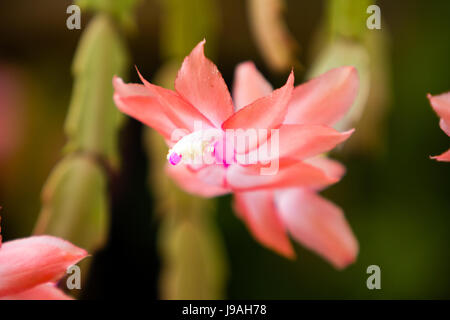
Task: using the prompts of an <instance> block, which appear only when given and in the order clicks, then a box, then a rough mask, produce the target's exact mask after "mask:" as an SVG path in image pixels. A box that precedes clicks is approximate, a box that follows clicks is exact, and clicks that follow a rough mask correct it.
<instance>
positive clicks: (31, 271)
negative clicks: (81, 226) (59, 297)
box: [0, 236, 87, 296]
mask: <svg viewBox="0 0 450 320" xmlns="http://www.w3.org/2000/svg"><path fill="white" fill-rule="evenodd" d="M86 255H87V252H86V251H85V250H83V249H80V248H78V247H76V246H74V245H73V244H71V243H70V242H68V241H64V240H62V239H59V238H56V237H51V236H34V237H29V238H24V239H19V240H14V241H8V242H5V243H3V246H2V247H1V249H0V296H5V295H11V294H16V293H19V292H21V291H25V290H27V289H30V288H32V287H34V286H37V285H39V284H42V283H46V282H49V281H55V280H57V279H59V278H61V277H62V276H63V275H64V274H65V272H66V269H67V267H69V266H71V265H73V264H75V263H77V262H78V261H80V260H81V259H83V258H84V257H86Z"/></svg>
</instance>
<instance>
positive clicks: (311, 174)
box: [227, 161, 339, 191]
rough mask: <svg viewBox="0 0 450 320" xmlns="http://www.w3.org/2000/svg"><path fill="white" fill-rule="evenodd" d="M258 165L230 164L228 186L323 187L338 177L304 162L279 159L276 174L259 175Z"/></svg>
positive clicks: (247, 188)
mask: <svg viewBox="0 0 450 320" xmlns="http://www.w3.org/2000/svg"><path fill="white" fill-rule="evenodd" d="M260 169H261V167H260V166H248V167H243V166H239V165H232V166H230V167H229V168H228V170H227V183H228V186H229V187H230V188H231V189H233V190H234V191H251V190H259V189H265V188H287V187H294V186H297V187H300V186H301V187H308V188H323V187H326V186H329V185H331V184H334V183H336V182H337V181H338V180H339V179H337V178H336V177H333V176H328V175H327V174H326V173H325V172H324V171H323V170H321V169H320V168H317V167H315V166H312V165H310V164H307V163H305V162H298V161H297V162H292V161H280V162H279V169H278V172H277V173H276V174H271V175H261V174H260Z"/></svg>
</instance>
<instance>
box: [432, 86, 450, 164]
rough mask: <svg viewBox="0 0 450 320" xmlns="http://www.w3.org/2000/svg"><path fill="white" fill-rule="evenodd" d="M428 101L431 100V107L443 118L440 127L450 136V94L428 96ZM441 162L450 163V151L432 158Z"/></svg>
mask: <svg viewBox="0 0 450 320" xmlns="http://www.w3.org/2000/svg"><path fill="white" fill-rule="evenodd" d="M428 100H430V103H431V106H432V107H433V109H434V111H436V113H437V114H438V116H439V117H440V118H441V121H440V122H439V125H440V126H441V129H442V130H444V132H445V133H446V134H447V135H448V136H450V92H447V93H443V94H440V95H437V96H432V95H431V94H428ZM431 158H432V159H436V160H439V161H450V149H449V150H447V151H446V152H444V153H443V154H441V155H439V156H434V157H431Z"/></svg>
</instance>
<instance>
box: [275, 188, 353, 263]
mask: <svg viewBox="0 0 450 320" xmlns="http://www.w3.org/2000/svg"><path fill="white" fill-rule="evenodd" d="M276 203H277V206H278V209H279V212H280V215H281V218H282V219H283V221H284V224H285V225H286V228H287V229H288V231H289V232H290V233H291V234H292V236H293V237H294V238H295V239H296V240H297V241H299V242H300V243H302V244H303V245H304V246H305V247H307V248H309V249H311V250H313V251H315V252H317V253H318V254H319V255H321V256H323V257H324V258H325V259H327V260H329V261H330V262H331V263H332V264H333V265H334V266H335V267H336V268H344V267H346V266H347V265H348V264H350V263H353V262H354V261H355V259H356V256H357V254H358V242H357V240H356V238H355V236H354V235H353V233H352V231H351V229H350V227H349V225H348V223H347V221H346V220H345V217H344V214H343V212H342V210H341V209H340V208H338V207H337V206H336V205H334V204H333V203H331V202H330V201H328V200H325V199H324V198H322V197H320V196H319V195H317V194H316V193H315V192H313V191H308V190H306V189H300V188H299V189H289V190H285V191H282V192H280V193H279V194H277V198H276Z"/></svg>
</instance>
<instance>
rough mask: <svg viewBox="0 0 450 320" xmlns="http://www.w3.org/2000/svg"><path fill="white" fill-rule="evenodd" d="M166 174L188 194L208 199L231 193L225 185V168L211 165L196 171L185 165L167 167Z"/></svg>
mask: <svg viewBox="0 0 450 320" xmlns="http://www.w3.org/2000/svg"><path fill="white" fill-rule="evenodd" d="M166 172H167V174H168V175H169V176H170V177H171V178H172V179H173V180H174V181H175V182H176V184H177V185H178V186H179V187H180V188H181V189H183V190H184V191H186V192H189V193H192V194H195V195H199V196H201V197H207V198H210V197H216V196H220V195H223V194H227V193H229V189H227V188H226V187H225V185H224V177H225V168H224V167H223V166H216V165H211V166H207V167H204V168H202V169H200V170H198V171H194V170H191V169H189V168H188V167H187V166H186V165H183V164H179V165H176V166H172V165H167V167H166Z"/></svg>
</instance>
